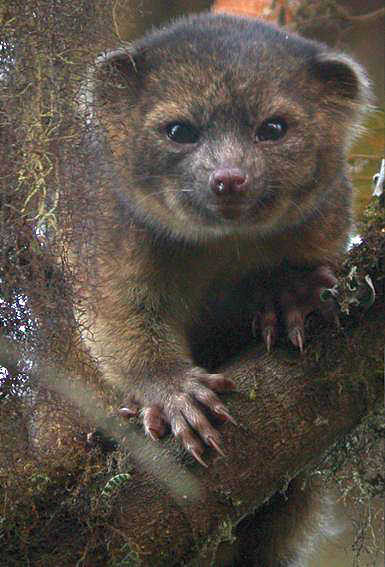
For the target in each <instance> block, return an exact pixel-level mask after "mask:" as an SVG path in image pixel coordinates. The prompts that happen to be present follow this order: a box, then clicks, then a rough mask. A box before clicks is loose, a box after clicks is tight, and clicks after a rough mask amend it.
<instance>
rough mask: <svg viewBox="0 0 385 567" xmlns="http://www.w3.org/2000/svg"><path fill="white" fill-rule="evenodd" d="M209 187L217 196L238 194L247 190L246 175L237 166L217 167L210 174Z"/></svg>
mask: <svg viewBox="0 0 385 567" xmlns="http://www.w3.org/2000/svg"><path fill="white" fill-rule="evenodd" d="M210 187H211V189H212V191H213V192H214V193H215V194H216V195H219V196H222V195H223V196H229V195H234V196H236V195H240V194H242V193H246V191H247V187H248V183H247V175H246V174H245V173H244V172H243V171H241V170H240V169H237V168H222V169H217V170H216V171H214V172H213V173H212V174H211V175H210Z"/></svg>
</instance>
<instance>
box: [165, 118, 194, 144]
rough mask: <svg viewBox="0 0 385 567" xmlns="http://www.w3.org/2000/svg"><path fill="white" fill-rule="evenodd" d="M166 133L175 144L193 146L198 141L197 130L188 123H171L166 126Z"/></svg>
mask: <svg viewBox="0 0 385 567" xmlns="http://www.w3.org/2000/svg"><path fill="white" fill-rule="evenodd" d="M166 132H167V136H168V137H169V138H170V140H172V141H173V142H176V143H177V144H195V142H197V141H198V139H199V132H198V130H197V129H196V128H195V127H194V126H192V124H189V123H188V122H171V123H170V124H168V126H166Z"/></svg>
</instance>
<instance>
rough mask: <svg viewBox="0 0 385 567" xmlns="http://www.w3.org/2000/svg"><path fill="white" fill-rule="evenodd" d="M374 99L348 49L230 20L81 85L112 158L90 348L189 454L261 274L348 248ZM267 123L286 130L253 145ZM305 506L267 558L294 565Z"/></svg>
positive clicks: (119, 62)
mask: <svg viewBox="0 0 385 567" xmlns="http://www.w3.org/2000/svg"><path fill="white" fill-rule="evenodd" d="M367 98H368V84H367V79H366V77H365V74H364V72H363V71H362V69H361V68H360V67H359V65H357V64H356V63H354V62H353V61H351V60H350V59H349V58H348V57H346V56H344V55H342V54H337V53H334V52H331V51H330V50H328V48H326V47H325V46H323V45H320V44H317V43H314V42H310V41H307V40H305V39H302V38H300V37H298V36H296V35H293V34H289V33H288V32H286V31H284V30H280V29H278V28H276V27H274V26H271V25H267V24H265V23H262V22H259V21H256V20H248V19H243V18H237V17H232V16H224V15H208V14H203V15H199V16H192V17H189V18H184V19H181V20H178V21H177V22H175V23H174V24H173V25H171V26H170V27H167V28H164V29H161V30H159V31H155V32H152V33H151V34H149V35H147V36H146V37H144V38H143V39H142V40H140V41H138V42H137V43H135V44H133V45H128V46H126V47H123V48H120V49H118V50H116V51H112V52H109V53H107V54H105V55H103V56H101V57H100V58H99V59H98V60H97V62H96V64H95V68H94V70H93V71H92V73H91V74H90V77H89V80H88V81H87V83H86V85H85V86H84V89H83V92H82V100H83V105H84V107H85V110H86V112H87V116H88V123H89V124H91V125H92V130H93V132H94V135H95V136H97V137H98V143H97V144H95V147H97V146H98V144H99V147H100V144H102V152H101V154H102V155H103V158H102V161H103V163H102V165H100V167H99V168H98V164H100V163H101V162H100V161H98V160H100V156H98V157H97V158H95V161H91V162H90V169H91V170H93V175H94V179H95V186H96V187H97V188H96V193H95V198H98V199H100V200H101V203H102V209H103V212H102V215H101V219H100V225H99V227H98V228H97V233H98V234H97V241H98V242H99V248H98V251H97V254H96V257H97V261H96V263H95V264H96V265H95V268H96V272H97V275H98V286H97V287H96V290H97V291H95V292H93V293H94V302H93V303H94V310H93V311H92V312H91V311H90V316H89V327H90V329H91V331H92V335H93V340H92V341H90V342H89V345H90V348H91V350H92V352H93V354H94V356H95V357H96V358H97V359H98V361H99V363H100V365H101V368H102V370H103V372H104V375H105V377H106V379H108V380H109V381H110V382H111V384H112V385H113V386H114V387H115V388H116V389H117V392H118V394H119V395H120V396H121V398H122V400H124V399H125V396H130V399H131V400H134V402H135V403H137V404H138V406H140V407H145V408H146V407H147V408H149V407H155V408H160V409H159V412H160V414H159V416H160V417H159V418H161V417H162V418H163V419H164V420H165V421H166V422H167V421H168V422H169V423H170V424H171V427H172V430H173V432H174V434H176V435H180V437H181V439H182V440H183V442H184V443H185V446H186V447H187V448H189V446H190V444H193V441H192V436H193V433H191V431H190V430H191V429H192V430H194V429H195V430H196V431H198V432H199V435H200V437H201V438H203V439H204V440H206V438H209V437H210V436H212V435H214V434H213V433H212V429H208V427H209V426H208V425H206V422H204V423H203V418H202V417H201V413H200V411H199V408H198V406H199V404H198V402H196V403H195V402H194V399H193V398H194V396H195V397H196V398H197V399H199V400H200V401H202V399H203V398H204V396H207V397H209V394H208V393H207V388H206V389H203V388H202V386H201V383H200V382H199V381H200V380H201V379H202V380H209V379H208V378H207V377H203V378H202V376H204V374H205V370H204V368H206V369H210V371H211V370H212V369H213V368H215V367H216V366H217V365H218V363H219V362H221V361H222V360H223V358H225V356H226V355H228V354H229V353H231V352H232V351H233V350H234V345H235V346H236V348H238V346H239V345H240V344H242V342H243V341H244V340H248V339H249V338H250V334H251V333H250V325H251V320H252V310H253V301H254V295H253V294H254V290H258V285H259V282H260V281H262V280H263V279H264V281H265V282H266V277H267V279H268V281H270V280H269V277H270V276H269V274H271V273H273V272H274V271H275V270H279V269H280V267H281V266H282V265H293V266H296V267H301V268H302V267H304V269H305V270H306V269H311V268H313V267H317V266H320V265H333V264H334V263H335V262H337V261H338V259H339V257H340V255H341V253H342V252H343V251H344V248H345V245H346V241H347V236H348V232H349V228H350V222H351V187H350V184H349V182H348V181H347V178H346V154H347V151H348V148H349V146H350V143H351V140H352V138H353V136H354V135H355V133H356V131H357V129H358V127H359V124H360V121H361V115H362V111H363V109H364V107H365V105H366V102H367ZM270 117H278V118H284V119H285V121H286V122H287V125H288V129H287V133H286V135H285V136H284V137H283V138H282V139H280V140H278V141H275V142H273V141H264V142H261V141H258V139H257V138H256V132H257V131H258V128H259V126H260V125H261V124H262V123H263V122H264V121H265V120H266V119H268V118H270ZM174 122H188V123H191V124H193V125H194V127H195V128H196V129H197V130H198V132H199V139H198V141H197V142H196V143H192V144H178V143H175V142H173V141H172V140H170V139H169V137H168V136H167V125H168V124H170V123H174ZM95 132H97V134H95ZM223 167H226V168H238V169H241V170H242V171H244V172H245V173H246V174H247V177H248V180H249V185H248V192H247V195H246V197H245V199H244V200H243V201H242V203H241V204H240V206H239V207H238V208H237V209H236V212H235V213H234V214H232V212H231V211H230V212H225V213H224V212H223V209H222V205H221V203H220V202H219V201H218V199H217V198H216V196H215V195H214V194H213V191H212V190H211V188H210V183H209V179H210V175H211V174H212V173H213V172H215V171H218V169H220V168H223ZM95 168H96V169H95ZM102 171H104V172H105V171H108V179H107V181H106V180H105V179H102V180H101V181H100V179H99V176H101V172H102ZM98 181H100V182H99V183H98ZM266 274H267V276H266ZM95 294H96V296H95ZM95 306H96V308H95ZM229 333H230V335H229ZM229 336H230V337H232V338H231V340H230V341H229V339H228V337H229ZM197 364H199V367H200V368H199V369H197V368H196V365H197ZM209 376H214V375H209ZM210 379H211V378H210ZM215 403H217V402H215ZM215 403H214V402H213V400H211V402H210V404H211V405H210V404H209V403H208V407H209V409H210V410H212V411H214V410H213V408H214V406H215ZM178 404H179V405H178ZM178 412H179V413H178ZM186 414H188V415H189V416H192V417H191V419H188V420H187V421H188V423H187V425H186V422H185V420H184V417H183V416H185V415H186ZM180 416H182V417H180ZM182 418H183V419H182ZM181 423H183V426H182V425H181ZM180 428H182V430H181V429H180ZM181 431H182V432H181ZM309 501H310V500H309ZM306 502H308V500H307V499H304V503H305V504H306ZM305 507H306V506H305ZM300 510H301V512H300V514H297V515H296V518H295V521H296V522H297V524H298V525H297V528H298V529H295V530H293V529H285V528H284V527H282V526H278V531H279V532H281V533H283V534H284V533H287V534H288V536H290V539H291V543H290V545H286V544H285V543H284V541H283V540H284V537H283V536H282V537H281V540H282V541H281V543H280V544H279V545H278V544H277V545H275V547H276V548H277V550H278V549H281V550H282V553H280V556H279V558H277V559H276V560H274V561H275V562H273V563H272V562H271V561H273V560H272V551H271V548H269V549H268V550H267V551H266V553H267V558H266V557H265V559H261V557H260V558H259V559H258V561H261V562H260V563H259V562H258V561H257V560H255V561H257V563H255V564H256V565H257V564H258V565H261V566H262V565H266V566H267V565H269V566H270V567H272V566H273V565H274V566H278V565H280V566H283V565H289V563H290V561H293V564H294V565H295V559H294V558H295V556H296V551H295V550H294V548H295V547H296V546H298V547H299V546H300V542H301V538H302V535H303V529H302V527H301V525H300V523H301V522H303V521H307V518H308V512H307V511H305V510H303V509H302V508H301V509H300ZM273 516H274V514H272V516H271V517H273ZM288 517H289V516H288ZM266 518H268V516H266ZM290 521H292V520H290ZM277 523H278V524H280V522H277ZM262 525H263V522H262V523H261V526H262ZM260 529H261V532H263V529H262V528H260ZM296 534H300V535H301V537H298V538H297V535H296ZM275 537H276V536H274V538H275ZM297 539H298V541H297ZM274 541H275V540H274ZM277 541H278V540H277ZM256 547H257V546H256ZM285 550H289V551H287V552H286V551H285ZM260 551H261V553H262V556H263V546H262V548H261V549H260ZM245 553H246V552H245ZM277 553H278V551H277ZM285 554H286V557H285ZM250 561H251V560H250ZM264 561H265V562H264ZM250 564H251V563H250ZM290 564H291V563H290Z"/></svg>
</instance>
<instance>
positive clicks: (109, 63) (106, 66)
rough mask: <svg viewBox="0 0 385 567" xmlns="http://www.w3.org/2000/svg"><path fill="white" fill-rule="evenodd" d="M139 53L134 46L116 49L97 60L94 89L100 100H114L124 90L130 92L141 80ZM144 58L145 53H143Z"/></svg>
mask: <svg viewBox="0 0 385 567" xmlns="http://www.w3.org/2000/svg"><path fill="white" fill-rule="evenodd" d="M140 58H141V57H140V55H139V53H137V52H135V50H134V49H133V48H120V49H115V50H114V51H110V52H107V53H104V54H103V55H100V56H99V57H98V58H97V59H96V61H95V67H94V73H93V74H94V89H95V92H96V94H97V97H98V99H99V101H104V100H106V101H108V100H113V99H114V97H116V96H117V95H118V94H119V91H120V94H124V93H123V92H122V91H126V92H129V91H130V88H134V87H135V86H137V84H138V80H139V71H138V67H139V59H140ZM142 58H143V55H142Z"/></svg>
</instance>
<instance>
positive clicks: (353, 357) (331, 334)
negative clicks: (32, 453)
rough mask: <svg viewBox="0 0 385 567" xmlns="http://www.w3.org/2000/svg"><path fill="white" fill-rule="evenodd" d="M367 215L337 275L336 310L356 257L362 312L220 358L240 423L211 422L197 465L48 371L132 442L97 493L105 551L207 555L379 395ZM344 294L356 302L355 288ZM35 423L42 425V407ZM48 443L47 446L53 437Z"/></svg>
mask: <svg viewBox="0 0 385 567" xmlns="http://www.w3.org/2000/svg"><path fill="white" fill-rule="evenodd" d="M369 218H370V223H369V225H368V228H367V232H366V234H365V236H364V237H363V243H362V244H361V245H360V246H358V247H356V248H354V249H353V250H352V252H351V253H350V255H349V257H348V259H347V262H346V263H345V266H344V269H343V272H344V273H345V274H348V275H345V276H341V278H340V289H341V290H342V291H341V293H340V300H341V303H342V305H343V307H344V309H345V310H346V309H347V306H349V304H350V303H351V299H349V294H350V291H349V290H350V288H351V287H352V284H351V274H352V269H353V267H355V268H354V269H353V271H354V272H355V274H356V279H360V278H361V280H362V281H365V276H366V275H370V278H371V280H372V282H373V284H374V288H375V291H376V300H375V302H374V304H373V305H372V306H371V307H370V308H369V309H368V310H366V311H363V310H362V308H360V307H354V306H353V307H350V314H349V316H348V317H346V316H345V318H344V320H343V322H342V323H343V324H342V326H341V328H340V329H338V330H334V331H331V329H330V328H329V327H327V325H326V324H323V323H320V324H319V321H318V320H317V321H316V323H317V324H316V325H315V328H316V329H317V335H316V336H315V337H314V336H313V338H312V339H311V340H310V341H309V342H308V344H307V347H306V349H305V353H304V354H303V355H302V356H301V355H300V354H298V352H295V351H293V350H290V349H284V348H280V349H277V350H275V351H274V352H273V353H271V354H267V353H266V352H265V351H264V350H263V349H262V348H257V347H251V348H250V349H249V350H248V351H247V352H244V353H242V354H241V355H240V356H239V357H238V358H236V359H234V360H232V361H231V362H230V363H229V364H228V365H226V366H225V367H224V368H223V372H225V374H226V375H227V376H229V377H231V378H232V379H233V380H234V381H235V382H236V383H237V385H238V391H237V392H236V393H233V394H228V395H227V396H225V398H226V403H227V404H228V407H229V409H230V411H231V414H232V415H233V416H234V417H235V419H236V420H237V422H238V425H237V426H234V425H233V424H226V425H224V426H223V427H222V428H221V431H222V434H223V439H224V449H225V452H226V457H220V456H218V455H217V454H215V453H214V451H210V450H208V451H207V455H205V459H206V460H207V462H208V463H209V467H208V469H207V470H206V469H204V468H203V467H201V466H200V465H197V464H194V463H192V461H191V460H189V458H188V457H186V456H185V455H184V454H182V451H181V449H180V448H179V445H178V443H177V442H176V441H175V440H174V439H171V438H168V439H166V441H164V442H162V443H160V444H159V445H157V444H155V443H153V442H149V441H147V440H146V439H144V436H143V434H142V432H141V431H139V432H137V431H136V430H135V425H132V424H131V425H128V426H127V427H125V426H123V427H122V425H121V423H119V422H118V421H116V422H115V421H108V420H107V419H106V417H105V411H104V410H103V409H100V408H99V407H98V403H97V402H96V401H94V402H93V401H92V396H93V394H92V392H91V391H90V392H89V391H88V390H87V388H86V387H85V385H84V382H82V385H81V387H80V388H79V387H78V385H75V387H74V388H73V392H72V393H71V386H70V385H69V384H68V379H67V378H66V375H67V376H68V372H69V370H70V368H67V369H66V371H65V373H64V376H62V377H61V376H57V379H56V381H55V380H53V379H52V376H48V378H47V381H48V382H49V383H50V386H51V387H52V384H54V387H55V388H56V389H58V390H60V391H61V392H62V393H64V394H65V396H66V397H67V399H69V400H70V401H71V402H73V403H74V404H76V405H77V406H78V407H79V408H80V409H81V411H82V412H83V413H84V414H85V417H86V418H87V419H89V420H90V421H91V422H92V423H93V424H94V426H95V427H97V428H98V429H101V430H102V431H103V432H104V433H106V434H107V435H108V436H110V437H113V438H115V439H117V440H118V441H119V442H120V444H121V445H122V446H123V447H126V449H127V450H128V451H129V453H130V458H129V463H130V466H129V467H128V469H127V470H129V471H130V474H131V478H130V479H129V480H125V482H124V486H123V487H122V486H121V487H120V488H119V487H118V489H117V493H118V494H116V495H115V496H114V495H113V494H112V495H111V498H107V500H108V505H109V510H110V516H109V517H110V518H112V519H110V521H109V523H107V525H106V530H107V534H108V536H107V537H108V544H109V550H120V549H121V548H122V546H123V547H124V549H125V550H126V552H127V549H129V557H130V558H131V561H133V563H132V564H133V565H136V564H137V565H142V566H145V567H154V566H155V565H156V567H161V565H165V566H166V565H167V566H168V567H171V566H174V565H177V564H179V563H180V562H181V561H183V562H184V561H186V560H191V565H193V566H197V567H198V566H199V567H203V566H204V565H210V561H211V560H212V559H213V558H214V557H215V551H216V549H217V546H218V544H219V543H220V542H221V541H222V540H225V539H230V540H231V532H232V529H233V528H234V527H235V526H236V524H237V523H238V522H239V521H240V520H241V519H242V518H243V517H245V516H246V515H248V514H250V513H252V512H253V511H254V510H255V509H256V508H258V507H259V506H260V505H262V504H263V503H264V502H265V501H266V500H267V499H269V498H270V496H271V495H272V494H274V493H275V492H276V491H278V490H280V489H283V488H284V487H285V486H286V484H287V483H288V482H289V481H290V480H291V479H292V478H294V477H295V476H296V475H297V474H298V473H300V472H301V471H303V470H305V469H307V468H308V467H311V466H312V465H314V464H315V463H316V462H318V461H319V460H320V458H321V457H322V455H323V454H324V453H325V452H326V451H327V450H328V449H329V448H330V447H331V446H332V445H333V444H334V443H335V442H336V441H337V440H338V439H339V438H340V437H341V436H343V435H345V434H347V433H349V432H350V431H352V429H353V428H354V427H356V426H357V425H358V424H359V422H360V421H361V420H362V419H363V418H364V417H365V416H367V415H368V414H370V413H371V412H372V411H373V410H374V409H375V408H376V407H377V406H378V405H379V403H380V401H381V399H382V396H383V344H384V341H383V338H384V267H385V242H384V240H385V239H384V233H385V229H384V226H385V223H384V209H383V208H381V207H380V206H379V207H378V208H377V209H376V210H374V209H372V212H371V213H370V216H369ZM349 274H350V275H349ZM349 282H350V283H349ZM347 283H349V285H347ZM365 285H366V284H365ZM358 289H359V287H358ZM344 290H345V291H344ZM368 290H369V292H370V288H369V286H368ZM354 294H355V297H356V298H357V297H361V299H362V303H365V294H366V292H365V290H363V291H358V292H357V290H356V291H355V292H354ZM353 303H354V301H353ZM320 327H321V328H320ZM87 368H88V372H89V375H88V379H87V383H88V384H91V385H92V372H94V371H93V370H92V369H91V367H87ZM83 376H84V373H83ZM79 391H80V392H81V394H79ZM102 397H103V396H101V398H102ZM51 413H52V412H51ZM42 423H43V425H44V428H45V429H47V428H46V424H47V421H46V419H45V418H44V419H43V420H42ZM35 425H36V424H35ZM48 444H51V448H52V447H53V445H52V439H49V441H48ZM60 445H61V447H63V444H62V443H61V444H60ZM198 550H199V552H198ZM197 553H198V555H197ZM189 565H190V563H189Z"/></svg>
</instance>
